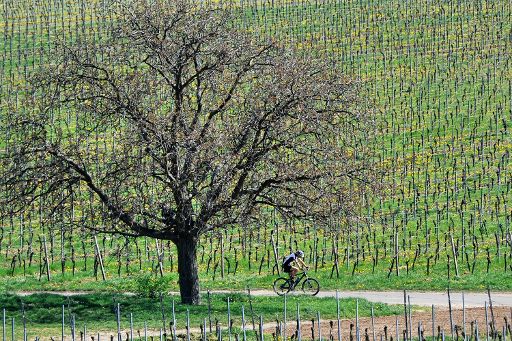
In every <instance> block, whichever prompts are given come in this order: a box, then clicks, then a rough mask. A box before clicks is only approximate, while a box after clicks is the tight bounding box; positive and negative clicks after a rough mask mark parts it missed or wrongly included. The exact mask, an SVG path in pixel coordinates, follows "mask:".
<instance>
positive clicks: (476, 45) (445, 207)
mask: <svg viewBox="0 0 512 341" xmlns="http://www.w3.org/2000/svg"><path fill="white" fill-rule="evenodd" d="M220 5H222V6H225V7H228V8H230V9H231V10H232V11H236V13H237V18H238V21H236V22H235V25H237V27H239V28H240V29H246V30H249V31H251V32H253V33H254V35H255V36H256V37H261V38H262V39H263V38H264V37H268V36H271V37H274V38H275V39H277V40H279V41H282V42H285V43H287V44H295V45H298V46H299V47H300V48H301V49H304V50H305V51H310V52H312V53H315V54H320V55H322V56H325V58H327V59H333V60H334V59H336V60H339V61H341V65H342V66H343V70H341V71H342V72H343V73H344V74H346V75H349V76H351V77H354V78H356V79H357V80H359V81H360V82H361V89H362V90H361V97H362V98H364V99H366V101H367V104H368V105H369V106H370V107H373V108H375V109H374V110H375V111H376V112H378V118H379V121H378V127H379V134H377V135H376V136H373V137H372V138H371V140H369V141H367V143H368V144H369V145H371V146H372V147H373V149H374V150H375V151H376V160H375V161H376V163H377V164H378V165H380V166H383V167H384V168H386V169H387V172H386V173H384V174H383V175H382V177H381V179H380V182H382V184H384V185H385V186H386V187H385V188H386V193H384V195H383V196H382V197H375V198H371V199H369V200H365V201H366V207H365V208H364V212H363V214H362V215H363V219H360V220H357V221H354V222H353V223H351V224H350V225H345V224H340V223H339V222H337V221H336V219H333V222H332V224H331V225H330V226H317V225H316V224H315V222H306V221H281V220H279V219H277V218H275V217H274V215H272V214H269V216H268V217H267V218H265V222H263V223H259V224H257V226H254V227H253V226H251V227H250V228H249V227H247V226H233V227H231V228H230V229H227V230H225V231H224V232H222V233H215V234H211V235H209V236H207V237H205V238H203V239H202V240H201V242H200V247H199V250H198V260H199V263H200V271H201V274H200V277H201V281H202V287H203V288H205V287H207V288H210V289H213V288H226V287H230V288H239V289H243V288H245V287H246V286H247V285H250V286H251V287H267V288H268V287H270V285H271V283H272V281H273V278H275V277H276V276H277V274H278V272H279V271H280V269H279V266H278V264H279V263H280V260H281V258H282V257H283V256H284V255H286V254H288V253H289V251H291V250H295V249H299V248H300V249H303V250H304V251H305V252H306V262H307V263H309V264H310V265H311V267H312V270H313V271H314V272H315V273H316V274H315V276H316V277H318V278H319V279H320V280H321V282H322V285H323V286H324V287H327V288H348V289H361V288H365V289H368V288H373V289H385V288H394V287H400V288H420V289H432V288H437V289H445V288H446V287H448V286H451V287H453V288H463V289H482V288H486V287H488V286H489V287H491V288H492V289H495V290H496V289H500V290H510V289H512V286H511V285H512V282H511V281H510V280H508V279H509V278H510V272H512V234H511V232H510V225H511V218H512V208H511V207H509V203H510V200H511V198H512V194H511V192H510V190H511V185H512V166H511V165H512V162H510V149H511V147H512V138H511V135H510V132H509V130H510V127H509V125H510V122H511V120H512V81H511V79H512V72H511V71H512V67H511V56H510V50H511V44H512V24H511V23H512V18H511V14H512V8H511V3H510V2H508V1H498V0H493V1H491V0H489V1H466V0H464V1H446V2H445V1H427V0H419V1H399V0H375V1H373V0H362V1H346V0H339V1H337V0H325V1H285V0H276V1H240V2H222V3H220ZM0 13H1V14H0V25H1V26H0V27H1V31H0V32H1V36H2V38H0V39H1V47H0V54H1V63H0V65H1V69H0V97H1V98H2V102H1V103H2V115H7V116H8V115H9V110H29V108H23V107H17V105H18V103H21V101H18V98H21V97H22V96H23V95H24V94H23V92H22V90H21V89H22V85H23V84H25V83H26V82H27V80H28V79H29V77H30V75H31V73H32V72H33V71H34V70H37V68H38V67H39V66H40V65H45V64H46V63H48V60H46V59H45V58H47V56H51V55H52V51H55V50H56V49H59V48H60V46H61V45H60V44H59V41H68V42H69V41H78V40H80V39H83V37H85V36H87V37H88V39H101V37H102V34H104V32H106V30H107V28H108V27H109V25H111V23H112V22H114V21H115V20H116V18H115V17H114V16H113V14H112V12H110V4H109V3H108V2H107V1H93V2H86V1H77V2H66V1H59V0H55V1H48V0H41V1H35V2H29V1H13V0H6V1H4V2H3V4H2V9H1V12H0ZM7 103H10V104H11V105H12V103H14V107H8V106H7ZM59 119H62V120H63V124H65V123H66V122H67V124H68V125H69V124H71V122H72V121H73V119H74V118H73V117H72V115H71V116H70V115H66V114H64V113H63V114H62V115H61V117H60V118H59ZM114 138H115V137H114V136H110V137H109V136H95V137H94V136H93V137H91V140H90V141H89V143H90V144H89V146H88V149H90V153H91V157H94V155H95V153H98V154H97V155H99V152H98V150H101V149H102V148H108V145H107V142H108V143H110V142H112V141H113V140H114ZM8 140H9V139H8V136H6V137H5V141H8ZM1 145H2V148H9V146H8V144H6V143H5V142H2V144H1ZM97 162H101V160H100V159H99V158H98V161H97ZM71 204H72V205H74V207H77V209H76V212H77V215H79V214H82V216H89V215H88V214H86V213H87V212H86V211H87V207H88V201H87V199H86V197H85V196H80V197H77V198H75V199H74V201H73V202H72V203H71ZM84 212H85V213H84ZM90 215H91V216H94V214H92V213H91V214H90ZM69 221H72V222H73V221H78V219H75V217H69ZM0 226H1V235H0V253H1V257H2V263H1V269H0V273H1V274H2V279H1V287H2V288H4V289H8V290H20V289H28V290H30V289H40V288H44V289H51V290H55V289H79V290H80V289H82V290H93V289H98V288H101V289H102V290H109V291H123V290H127V291H133V290H135V287H136V280H134V279H136V278H139V277H141V276H144V274H146V273H155V274H157V275H158V276H163V277H165V278H166V279H168V282H169V283H170V288H175V284H174V283H175V282H176V279H177V275H176V251H175V249H174V247H173V246H172V244H171V243H169V242H161V241H159V240H153V239H150V238H142V239H134V238H127V237H121V236H116V235H101V234H98V235H96V234H95V233H92V232H90V231H88V230H85V229H83V228H81V227H80V226H79V225H76V224H69V225H66V224H61V223H57V222H53V221H52V220H47V219H43V218H42V214H41V211H40V209H38V208H37V207H36V206H34V209H33V210H31V211H29V212H27V213H23V214H20V215H11V217H10V219H4V220H3V221H2V222H1V223H0Z"/></svg>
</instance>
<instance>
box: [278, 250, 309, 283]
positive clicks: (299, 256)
mask: <svg viewBox="0 0 512 341" xmlns="http://www.w3.org/2000/svg"><path fill="white" fill-rule="evenodd" d="M303 258H304V251H302V250H298V251H295V252H294V253H292V254H289V255H288V256H286V257H284V259H283V271H284V272H287V273H288V274H289V275H290V279H291V280H292V281H293V280H294V279H295V275H297V272H299V270H300V269H307V265H306V263H304V261H303ZM292 264H293V265H292Z"/></svg>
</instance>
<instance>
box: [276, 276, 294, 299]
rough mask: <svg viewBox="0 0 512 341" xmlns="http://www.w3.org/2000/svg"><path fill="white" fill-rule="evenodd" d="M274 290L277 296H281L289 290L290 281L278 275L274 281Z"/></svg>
mask: <svg viewBox="0 0 512 341" xmlns="http://www.w3.org/2000/svg"><path fill="white" fill-rule="evenodd" d="M274 291H275V292H276V294H278V295H279V296H283V295H284V294H286V293H287V292H288V291H290V281H289V280H288V278H284V277H279V278H278V279H276V280H275V281H274Z"/></svg>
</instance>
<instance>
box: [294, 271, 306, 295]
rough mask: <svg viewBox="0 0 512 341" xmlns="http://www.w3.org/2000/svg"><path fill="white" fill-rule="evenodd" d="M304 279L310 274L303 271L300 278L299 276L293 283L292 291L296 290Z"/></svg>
mask: <svg viewBox="0 0 512 341" xmlns="http://www.w3.org/2000/svg"><path fill="white" fill-rule="evenodd" d="M304 277H306V278H308V273H307V272H306V271H303V272H301V273H300V277H299V276H297V279H296V280H295V281H294V282H293V283H292V290H295V287H296V286H297V285H298V284H299V283H300V282H301V281H302V280H303V279H304Z"/></svg>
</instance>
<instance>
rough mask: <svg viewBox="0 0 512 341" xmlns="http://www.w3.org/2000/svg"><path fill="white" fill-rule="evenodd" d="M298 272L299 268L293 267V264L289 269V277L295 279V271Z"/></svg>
mask: <svg viewBox="0 0 512 341" xmlns="http://www.w3.org/2000/svg"><path fill="white" fill-rule="evenodd" d="M298 272H299V268H297V267H295V266H292V268H291V270H290V279H291V280H292V281H294V280H295V276H296V275H297V273H298Z"/></svg>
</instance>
